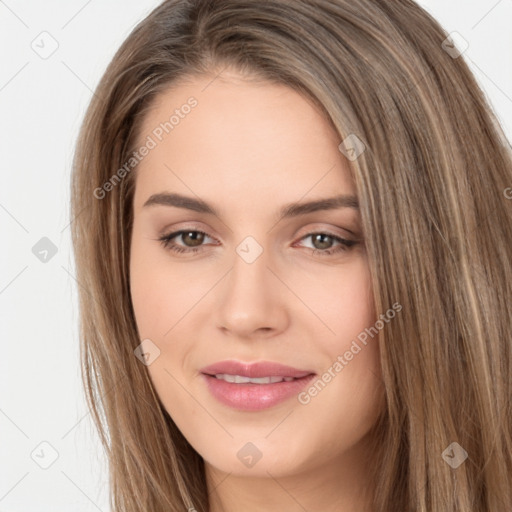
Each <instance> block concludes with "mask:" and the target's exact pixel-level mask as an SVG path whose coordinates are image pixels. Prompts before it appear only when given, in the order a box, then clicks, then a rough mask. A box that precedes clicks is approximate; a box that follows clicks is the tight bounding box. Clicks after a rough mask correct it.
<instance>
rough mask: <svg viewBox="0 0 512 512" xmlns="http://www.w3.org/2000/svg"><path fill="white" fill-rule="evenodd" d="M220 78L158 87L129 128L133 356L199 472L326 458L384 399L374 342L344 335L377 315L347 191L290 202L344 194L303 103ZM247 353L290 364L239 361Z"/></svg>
mask: <svg viewBox="0 0 512 512" xmlns="http://www.w3.org/2000/svg"><path fill="white" fill-rule="evenodd" d="M224 76H225V77H226V76H227V78H221V77H218V78H216V79H215V80H214V81H213V82H212V79H211V78H199V77H198V78H195V79H194V80H193V81H192V82H190V83H188V84H186V85H180V86H179V87H176V88H174V89H172V90H169V91H168V92H166V93H165V94H163V95H161V96H160V97H159V98H158V99H157V102H156V103H155V104H154V108H153V109H152V110H151V111H149V113H148V114H147V115H146V117H145V119H144V122H143V129H142V132H141V137H140V145H141V146H142V145H146V147H147V148H148V150H147V151H144V150H142V151H141V152H140V154H141V155H142V154H143V153H146V154H145V156H143V157H142V161H141V162H140V164H139V168H138V171H137V172H138V174H137V180H136V189H135V197H134V204H133V206H134V224H133V232H132V240H131V259H130V284H131V296H132V301H133V307H134V311H135V316H136V321H137V326H138V330H139V334H140V339H141V342H142V340H146V341H144V343H143V344H142V348H141V349H139V355H140V351H141V350H142V352H144V353H145V354H147V355H146V356H145V358H146V359H145V364H146V365H147V369H148V371H149V374H150V377H151V380H152V382H153V383H154V386H155V389H156V391H157V393H158V395H159V397H160V399H161V401H162V403H163V405H164V406H165V408H166V410H167V411H168V413H169V415H170V416H171V417H172V419H173V420H174V422H175V423H176V425H177V426H178V427H179V429H180V430H181V432H182V433H183V434H184V436H185V437H186V438H187V439H188V441H189V442H190V444H191V445H192V446H193V447H194V448H195V450H196V451H197V452H198V453H199V454H200V455H201V456H202V457H203V458H204V459H205V461H206V463H207V467H210V468H215V470H216V471H222V472H228V473H232V474H239V475H252V476H268V474H267V471H268V472H269V473H270V474H272V475H273V476H279V475H283V476H284V475H292V474H293V473H299V472H304V471H306V470H313V469H314V468H317V467H319V466H322V467H328V466H329V465H332V467H340V466H339V465H340V464H341V463H342V461H343V460H346V461H348V459H349V455H350V454H354V453H355V452H356V451H357V450H358V447H360V446H361V444H362V443H364V439H363V438H364V436H365V434H367V433H368V431H369V429H370V427H371V426H372V425H373V424H374V423H375V420H376V418H377V415H378V413H379V412H380V406H381V405H382V398H383V394H382V385H381V380H380V365H379V353H378V344H377V337H376V336H375V337H370V336H366V343H365V344H363V343H362V342H361V341H358V336H359V340H362V339H363V338H364V336H362V335H361V333H363V332H364V331H365V328H369V327H372V326H373V325H374V323H375V320H376V319H375V317H374V315H375V312H374V311H373V307H372V293H371V286H370V276H369V269H368V263H367V257H366V253H365V249H364V245H363V243H362V241H361V237H362V233H361V226H360V219H359V213H358V209H357V204H356V203H355V202H354V200H350V199H349V200H341V201H340V202H339V204H337V205H335V206H334V207H332V206H331V207H330V208H326V207H325V205H324V207H323V208H322V207H321V206H322V205H320V207H319V208H316V207H313V206H312V207H309V208H307V207H304V208H295V209H293V208H291V207H290V206H293V207H295V206H299V205H303V204H306V203H309V202H313V203H314V202H316V201H319V200H327V199H331V198H334V197H338V196H354V197H355V194H356V191H355V187H354V183H353V181H352V179H351V177H350V174H349V168H348V164H347V161H346V159H345V157H344V156H343V155H342V153H341V152H340V150H339V149H338V146H339V144H340V142H341V140H339V139H338V137H337V135H336V134H335V133H334V132H333V131H332V129H331V128H330V126H329V124H328V123H327V121H326V120H325V119H324V118H323V117H322V116H321V115H320V114H319V113H318V111H317V110H316V109H315V108H314V107H313V106H312V105H311V103H310V102H309V101H307V100H305V99H304V98H303V97H302V96H301V95H299V94H298V93H296V92H294V91H293V90H292V89H290V88H288V87H285V86H282V85H273V84H270V83H260V84H258V85H255V84H254V83H252V84H251V83H249V82H245V81H243V80H241V79H237V77H236V76H234V75H228V74H224ZM171 116H174V117H171ZM166 123H167V124H166ZM171 194H175V196H171ZM178 195H179V196H183V197H186V198H187V199H180V198H179V197H178ZM205 205H208V207H207V206H205ZM317 206H318V205H317ZM285 207H287V214H285V212H284V211H282V210H283V209H284V208H285ZM178 231H183V232H182V233H181V234H175V233H176V232H178ZM202 233H204V234H202ZM171 234H174V235H173V237H172V238H170V239H169V240H168V241H167V245H166V244H164V242H163V241H160V240H159V239H160V238H162V237H166V236H168V235H171ZM177 251H179V252H177ZM354 342H356V343H355V344H354ZM356 346H359V350H358V349H357V348H356ZM142 359H144V358H141V360H142ZM225 361H229V362H233V361H234V362H235V364H236V362H239V363H240V366H236V365H235V366H234V367H233V366H226V364H224V363H223V362H225ZM255 362H267V363H269V364H270V363H278V364H281V365H286V366H287V367H291V368H292V369H291V370H290V368H288V369H287V370H283V369H282V368H272V367H270V366H266V367H265V365H263V366H261V367H260V368H257V369H256V370H254V369H251V368H248V367H247V366H244V365H250V364H251V363H255ZM216 363H219V364H220V366H219V367H217V368H213V369H205V368H206V367H209V366H211V365H214V364H216ZM141 364H142V363H141ZM258 370H259V373H258ZM251 372H252V373H251ZM207 373H209V374H228V375H240V376H242V377H244V376H245V377H251V376H252V377H255V376H256V377H260V378H261V377H270V376H275V377H281V379H280V380H281V382H275V383H266V384H265V383H257V382H248V383H247V382H228V381H229V380H231V381H232V380H234V378H231V377H229V376H228V377H224V378H222V377H220V378H218V377H215V376H211V375H208V376H207V375H206V374H207ZM311 374H314V376H313V377H312V376H311ZM303 375H306V376H305V377H302V378H299V377H301V376H303ZM284 376H286V377H288V378H287V380H286V381H283V380H282V377H284ZM290 377H294V380H291V381H290V380H289V378H290ZM329 377H330V378H329ZM226 379H227V380H226ZM238 380H239V381H240V380H241V381H244V380H247V379H243V378H242V379H238ZM275 380H277V379H275ZM260 382H265V381H264V380H260Z"/></svg>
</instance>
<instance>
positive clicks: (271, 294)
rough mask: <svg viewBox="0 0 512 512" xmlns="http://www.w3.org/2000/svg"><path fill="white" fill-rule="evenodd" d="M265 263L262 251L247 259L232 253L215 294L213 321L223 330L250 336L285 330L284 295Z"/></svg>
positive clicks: (266, 261)
mask: <svg viewBox="0 0 512 512" xmlns="http://www.w3.org/2000/svg"><path fill="white" fill-rule="evenodd" d="M269 263H270V262H269V258H268V257H267V253H266V252H265V251H263V253H262V254H261V255H260V256H259V257H258V258H257V259H256V260H255V261H253V262H251V263H249V262H247V261H245V260H244V259H243V258H242V257H240V256H239V255H238V254H236V255H235V257H234V260H233V267H232V269H231V271H230V272H229V273H228V275H227V276H226V277H225V279H223V282H222V284H221V286H220V287H219V288H218V290H217V296H216V297H215V310H216V313H215V318H216V323H217V326H218V328H220V329H221V330H222V331H224V332H225V333H226V334H231V335H232V336H234V337H237V338H245V339H250V338H255V337H258V338H262V337H272V336H275V335H276V334H277V333H279V332H282V331H284V330H286V328H287V326H288V324H289V311H288V308H287V304H286V300H287V298H288V295H287V294H286V290H285V287H284V286H283V283H282V282H281V281H280V280H279V279H278V278H277V277H276V276H275V270H273V269H272V270H271V269H270V268H269Z"/></svg>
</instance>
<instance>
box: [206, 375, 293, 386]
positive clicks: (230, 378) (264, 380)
mask: <svg viewBox="0 0 512 512" xmlns="http://www.w3.org/2000/svg"><path fill="white" fill-rule="evenodd" d="M206 375H210V374H206ZM210 377H215V378H216V379H221V380H224V381H226V382H230V383H232V384H277V383H278V382H291V381H293V380H298V379H299V377H280V376H277V375H273V376H270V377H245V376H244V375H229V374H227V373H218V374H216V375H210ZM300 378H302V377H300Z"/></svg>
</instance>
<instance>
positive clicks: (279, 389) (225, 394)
mask: <svg viewBox="0 0 512 512" xmlns="http://www.w3.org/2000/svg"><path fill="white" fill-rule="evenodd" d="M202 375H203V377H204V378H205V379H206V384H207V386H208V389H209V390H210V392H211V394H212V395H213V396H214V397H215V398H216V399H217V400H218V401H219V402H221V403H223V404H224V405H228V406H229V407H233V408H235V409H238V410H241V411H261V410H262V409H268V408H269V407H272V406H274V405H277V404H279V403H281V402H284V401H285V400H288V399H289V398H291V397H292V396H294V395H297V394H298V393H300V391H301V390H302V389H304V388H305V387H306V385H307V384H308V383H309V382H310V381H311V379H312V378H313V377H314V376H315V375H314V374H311V375H307V376H306V377H302V378H300V379H295V380H292V381H289V382H286V381H282V382H275V383H273V384H251V383H247V384H235V383H233V382H226V381H225V380H222V379H217V378H216V377H212V376H211V375H206V374H204V373H203V374H202Z"/></svg>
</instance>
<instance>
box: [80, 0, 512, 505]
mask: <svg viewBox="0 0 512 512" xmlns="http://www.w3.org/2000/svg"><path fill="white" fill-rule="evenodd" d="M447 37H448V34H447V33H446V32H445V31H444V30H443V29H442V28H441V27H440V25H439V24H438V23H437V22H436V21H435V20H434V19H433V18H432V17H431V16H430V15H429V14H428V13H427V12H425V11H424V10H423V9H422V8H420V7H419V6H418V5H417V4H415V3H414V2H413V1H412V0H393V1H386V0H293V1H290V0H265V1H262V2H255V1H254V0H167V1H165V2H163V3H162V4H161V5H159V6H158V7H157V8H156V9H155V10H154V11H153V12H151V13H150V14H149V16H147V18H145V19H144V20H143V21H142V22H141V23H139V24H138V25H137V26H136V27H135V29H134V30H133V31H132V33H131V34H130V35H129V37H128V38H127V39H126V41H125V42H124V43H123V45H122V46H121V48H120V49H119V50H118V52H117V53H116V55H115V57H114V58H113V60H112V62H111V63H110V65H109V66H108V69H107V70H106V72H105V74H104V76H103V78H102V79H101V82H100V83H99V85H98V87H97V89H96V91H95V94H94V96H93V98H92V100H91V103H90V106H89V108H88V110H87V113H86V116H85V120H84V122H83V125H82V128H81V132H80V135H79V140H78V144H77V148H76V153H75V160H74V169H73V176H72V211H71V216H72V236H73V244H74V253H75V259H76V270H77V280H78V282H79V284H80V286H79V288H78V291H79V298H80V342H81V357H82V376H83V381H84V388H85V391H86V397H87V400H88V404H89V407H90V408H91V411H92V414H93V418H94V421H95V424H96V427H97V429H98V432H99V433H100V437H101V440H102V442H103V445H104V447H105V450H106V452H107V456H108V462H109V468H110V492H111V494H110V499H111V507H112V510H113V511H115V512H121V511H123V512H135V511H137V512H140V511H147V512H164V511H166V512H171V511H183V510H187V509H195V510H197V511H198V512H206V511H207V510H208V493H207V488H206V480H205V474H204V465H203V461H202V458H201V457H200V456H199V454H197V453H196V452H195V450H194V449H193V448H192V447H191V446H190V444H189V443H188V442H187V441H186V439H185V438H184V436H183V435H182V434H181V432H180V431H179V430H178V428H177V427H176V425H175V424H174V423H173V421H172V419H171V418H170V417H169V415H168V414H167V412H166V411H165V409H164V408H163V406H162V405H161V403H160V401H159V399H158V397H157V396H156V393H155V391H154V389H153V387H152V385H151V381H150V379H149V376H148V373H147V368H146V367H145V366H144V365H143V364H141V362H140V361H139V360H138V359H137V358H136V357H135V356H134V349H135V348H136V347H137V346H138V345H139V344H140V343H141V340H140V339H139V336H138V332H137V326H136V323H135V320H134V315H133V309H132V305H131V301H130V279H129V277H130V276H129V272H128V269H129V246H130V235H131V225H132V215H133V212H132V199H133V191H134V183H135V171H136V166H132V167H133V168H132V167H131V166H126V162H129V161H131V160H130V159H131V158H133V154H134V151H136V150H137V147H138V146H140V145H141V144H142V143H141V141H140V140H138V136H139V127H140V125H141V120H142V119H143V116H144V113H145V112H146V111H147V108H148V107H149V106H150V105H151V102H152V101H153V100H154V99H155V97H156V96H157V95H158V94H159V93H161V92H163V91H165V90H167V89H168V88H169V87H171V86H173V85H174V84H177V83H178V82H179V81H180V80H183V79H186V78H187V77H193V76H195V75H199V74H208V75H211V76H212V79H214V77H215V76H216V74H217V73H218V72H220V71H222V70H223V69H225V68H227V67H228V66H229V67H230V68H233V69H235V70H237V71H238V72H240V73H242V74H243V75H244V76H246V77H248V78H251V77H257V78H259V79H263V80H268V81H271V82H277V83H284V84H286V85H288V86H289V87H291V88H293V89H295V90H297V91H299V92H300V93H302V94H303V95H304V96H305V97H308V98H310V99H311V100H312V101H314V102H315V104H316V105H318V108H319V110H320V111H321V112H322V113H323V114H324V115H325V119H326V120H327V121H328V122H329V123H331V125H332V127H333V129H334V130H336V132H337V133H338V135H339V140H340V143H341V142H342V141H344V140H345V139H346V138H347V137H349V136H350V137H352V138H353V137H354V136H357V137H358V139H360V140H361V141H362V142H363V143H364V145H365V150H364V151H363V152H362V153H361V154H360V155H359V156H358V157H357V158H351V159H349V163H350V168H351V172H352V173H353V176H354V178H355V182H356V185H357V194H358V198H359V203H360V209H361V218H362V226H363V231H364V233H365V244H366V248H367V251H368V261H369V265H370V270H371V276H372V282H373V293H374V301H375V307H376V311H377V312H378V313H377V314H379V313H381V312H383V311H385V310H386V309H387V308H388V307H389V304H393V303H395V302H397V301H398V302H400V303H401V304H402V306H403V309H402V311H401V313H400V315H397V316H396V318H395V319H394V320H393V322H390V323H389V324H388V325H387V327H386V329H384V330H383V331H382V332H381V333H380V335H379V345H380V349H381V358H382V373H383V384H384V386H385V390H386V410H385V413H384V414H383V415H382V417H381V418H380V420H379V422H378V424H377V425H376V427H375V429H376V439H377V442H376V444H375V451H374V454H375V463H374V466H373V470H372V471H373V473H374V474H373V475H368V478H369V481H372V482H375V493H374V498H373V501H374V510H375V512H388V511H390V510H400V511H415V512H416V511H417V512H427V511H435V512H440V511H443V512H455V511H457V512H491V511H492V512H498V511H502V510H505V509H506V508H507V507H510V505H511V504H512V476H511V475H512V428H511V425H512V407H511V398H512V368H511V361H512V358H511V347H512V343H511V341H510V339H511V332H512V325H511V315H510V310H509V308H510V304H512V200H511V199H510V197H511V196H512V189H510V187H512V155H511V150H510V145H509V143H508V142H507V140H506V138H505V136H504V134H503V131H502V129H501V127H500V125H499V123H498V121H497V119H496V117H495V115H494V114H493V112H492V110H491V108H490V107H489V105H488V103H487V102H486V99H485V96H484V94H483V92H482V90H481V89H480V87H479V86H478V84H477V82H476V81H475V78H474V77H473V75H472V74H471V72H470V71H469V69H468V66H467V65H466V63H465V61H464V57H463V56H459V55H457V53H455V54H454V53H453V49H452V47H453V45H452V44H448V45H447V44H446V41H445V40H446V38H447ZM448 42H449V43H450V40H448ZM448 49H452V50H451V51H447V50H448ZM200 104H201V99H200V98H198V106H197V107H196V108H201V106H200ZM351 140H354V139H351ZM356 140H357V139H356ZM132 164H133V162H132ZM123 166H124V167H123ZM121 168H124V172H121V171H120V169H121ZM506 190H511V193H510V194H508V195H507V193H506ZM298 199H299V198H298ZM455 442H456V443H458V445H460V448H459V446H458V445H455V448H456V450H459V452H458V453H464V452H460V450H461V449H463V450H465V452H467V459H466V460H465V461H464V462H463V463H461V464H460V465H459V466H458V467H457V468H454V467H453V466H452V465H450V464H449V463H447V458H446V454H445V451H446V449H448V450H450V449H451V450H452V451H451V452H450V451H448V457H453V449H454V445H452V443H455ZM450 446H451V448H450Z"/></svg>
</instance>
